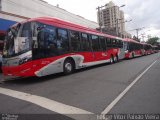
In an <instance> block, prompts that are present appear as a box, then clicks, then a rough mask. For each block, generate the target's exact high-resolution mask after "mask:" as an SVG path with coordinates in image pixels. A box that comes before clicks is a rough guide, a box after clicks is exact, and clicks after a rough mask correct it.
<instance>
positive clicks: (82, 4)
mask: <svg viewBox="0 0 160 120" xmlns="http://www.w3.org/2000/svg"><path fill="white" fill-rule="evenodd" d="M45 1H47V2H48V3H49V4H52V5H54V6H56V5H57V4H58V5H59V7H60V8H63V9H65V10H67V11H69V12H71V13H74V14H76V15H80V16H82V17H84V18H86V19H89V20H91V21H95V22H97V10H96V8H97V7H98V6H101V5H105V4H106V3H108V2H110V1H111V0H45ZM112 1H113V2H114V3H115V4H116V5H117V6H121V5H124V4H125V6H124V7H122V8H120V9H121V10H122V11H124V14H125V20H131V19H132V21H131V22H127V23H126V25H125V26H126V31H127V32H129V33H131V34H132V35H135V34H136V32H135V30H133V29H137V28H143V29H142V30H141V31H139V37H142V34H143V36H144V37H145V39H146V38H147V36H148V35H150V36H152V37H154V36H158V37H160V10H159V9H160V7H159V5H160V0H112Z"/></svg>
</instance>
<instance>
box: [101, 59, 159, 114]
mask: <svg viewBox="0 0 160 120" xmlns="http://www.w3.org/2000/svg"><path fill="white" fill-rule="evenodd" d="M156 62H157V60H156V61H154V62H153V63H152V64H151V65H150V66H149V67H148V68H147V69H146V70H144V71H143V72H142V73H141V74H140V75H139V76H138V77H137V78H136V79H135V80H134V81H133V82H132V83H131V84H130V85H129V86H128V87H127V88H126V89H125V90H124V91H123V92H122V93H120V94H119V95H118V97H117V98H115V99H114V100H113V101H112V102H111V103H110V104H109V105H108V106H107V107H106V108H105V109H104V111H102V112H101V114H108V113H109V111H110V110H111V109H112V108H113V107H114V106H115V105H116V104H117V103H118V102H119V100H120V99H121V98H122V97H123V96H124V95H125V94H126V93H127V92H128V91H129V90H130V89H131V87H132V86H133V85H134V84H135V83H136V82H137V81H138V80H139V79H140V78H141V77H142V76H143V75H144V74H145V73H146V72H147V71H148V70H149V69H150V68H151V67H152V66H153V65H154V64H155V63H156Z"/></svg>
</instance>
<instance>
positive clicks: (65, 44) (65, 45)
mask: <svg viewBox="0 0 160 120" xmlns="http://www.w3.org/2000/svg"><path fill="white" fill-rule="evenodd" d="M57 49H58V52H59V54H64V53H67V52H68V51H69V38H68V32H67V30H65V29H58V38H57Z"/></svg>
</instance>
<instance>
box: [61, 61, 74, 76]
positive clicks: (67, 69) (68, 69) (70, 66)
mask: <svg viewBox="0 0 160 120" xmlns="http://www.w3.org/2000/svg"><path fill="white" fill-rule="evenodd" d="M73 70H74V63H73V61H72V60H70V59H67V60H65V62H64V65H63V72H64V74H65V75H67V74H71V73H72V72H73Z"/></svg>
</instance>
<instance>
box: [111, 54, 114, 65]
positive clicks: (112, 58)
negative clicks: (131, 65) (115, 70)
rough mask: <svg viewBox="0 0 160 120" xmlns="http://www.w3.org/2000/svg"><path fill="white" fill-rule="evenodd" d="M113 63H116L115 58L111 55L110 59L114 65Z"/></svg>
mask: <svg viewBox="0 0 160 120" xmlns="http://www.w3.org/2000/svg"><path fill="white" fill-rule="evenodd" d="M112 63H114V57H113V55H111V57H110V64H112Z"/></svg>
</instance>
